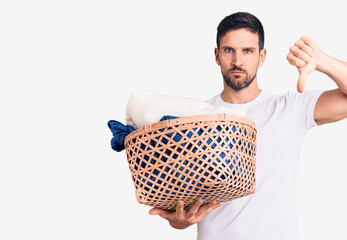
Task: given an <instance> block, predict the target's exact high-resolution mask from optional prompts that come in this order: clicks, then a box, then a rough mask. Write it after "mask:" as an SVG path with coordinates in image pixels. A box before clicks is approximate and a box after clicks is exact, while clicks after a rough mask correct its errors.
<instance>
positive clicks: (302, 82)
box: [297, 68, 310, 93]
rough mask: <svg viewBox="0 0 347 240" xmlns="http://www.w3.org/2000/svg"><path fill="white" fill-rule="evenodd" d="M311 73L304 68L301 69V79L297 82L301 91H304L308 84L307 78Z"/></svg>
mask: <svg viewBox="0 0 347 240" xmlns="http://www.w3.org/2000/svg"><path fill="white" fill-rule="evenodd" d="M309 74H310V73H309V72H308V71H307V70H306V69H305V68H304V69H302V70H301V71H299V79H298V84H297V89H298V92H299V93H302V92H303V91H304V89H305V85H306V78H307V76H308V75H309Z"/></svg>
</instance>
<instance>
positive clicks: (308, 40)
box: [300, 36, 318, 50]
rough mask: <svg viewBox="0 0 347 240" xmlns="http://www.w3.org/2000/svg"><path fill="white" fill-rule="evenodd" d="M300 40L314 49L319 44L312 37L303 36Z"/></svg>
mask: <svg viewBox="0 0 347 240" xmlns="http://www.w3.org/2000/svg"><path fill="white" fill-rule="evenodd" d="M300 40H301V41H303V42H304V43H305V44H306V45H307V46H309V47H311V48H312V49H313V50H315V49H317V48H318V44H317V43H316V42H315V41H314V40H313V39H312V38H311V37H308V36H302V37H301V38H300Z"/></svg>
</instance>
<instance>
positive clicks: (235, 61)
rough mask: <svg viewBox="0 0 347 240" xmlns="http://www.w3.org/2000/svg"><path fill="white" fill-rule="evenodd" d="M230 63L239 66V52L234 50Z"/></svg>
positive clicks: (240, 60) (240, 57)
mask: <svg viewBox="0 0 347 240" xmlns="http://www.w3.org/2000/svg"><path fill="white" fill-rule="evenodd" d="M231 63H232V65H233V66H236V67H241V66H242V65H243V64H242V54H241V53H240V52H237V51H235V52H234V54H233V59H232V62H231Z"/></svg>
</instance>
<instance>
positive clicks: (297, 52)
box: [290, 45, 311, 63]
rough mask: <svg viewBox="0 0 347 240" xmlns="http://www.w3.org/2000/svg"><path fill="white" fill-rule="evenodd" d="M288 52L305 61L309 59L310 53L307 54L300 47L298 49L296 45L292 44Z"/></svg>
mask: <svg viewBox="0 0 347 240" xmlns="http://www.w3.org/2000/svg"><path fill="white" fill-rule="evenodd" d="M290 52H291V53H292V54H293V55H294V56H295V57H297V58H299V59H300V60H303V61H305V62H306V63H307V62H309V61H310V60H311V57H310V55H308V54H307V53H306V52H304V51H303V50H302V49H300V48H299V47H298V46H296V45H294V46H292V47H290Z"/></svg>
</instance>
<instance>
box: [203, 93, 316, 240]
mask: <svg viewBox="0 0 347 240" xmlns="http://www.w3.org/2000/svg"><path fill="white" fill-rule="evenodd" d="M321 93H322V91H318V90H315V91H305V92H303V93H301V94H299V93H287V94H285V95H283V96H277V95H271V94H269V93H266V92H264V91H261V93H260V95H259V96H258V97H257V98H256V99H254V100H253V101H251V102H249V103H245V104H230V103H226V102H224V101H223V100H222V99H221V97H220V95H217V96H215V97H213V98H212V99H210V100H208V101H207V102H209V103H211V104H213V105H216V106H226V107H230V108H237V109H242V110H246V111H247V113H246V117H247V118H249V119H251V120H253V121H254V122H255V124H256V126H257V153H256V192H255V193H254V194H252V195H249V196H246V197H243V198H239V199H236V200H233V201H229V202H226V203H223V204H222V206H221V207H219V208H217V209H216V210H214V211H212V212H211V213H209V214H208V215H207V216H206V217H205V218H204V219H203V221H202V222H200V223H199V224H198V238H197V239H198V240H228V239H230V240H297V239H299V232H298V226H297V219H296V218H297V217H296V208H295V195H294V194H295V182H296V177H297V172H298V164H299V156H300V147H301V144H302V141H303V138H304V135H305V133H306V132H307V130H309V129H310V128H312V127H314V126H316V123H315V121H314V108H315V105H316V102H317V100H318V98H319V96H320V95H321Z"/></svg>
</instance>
